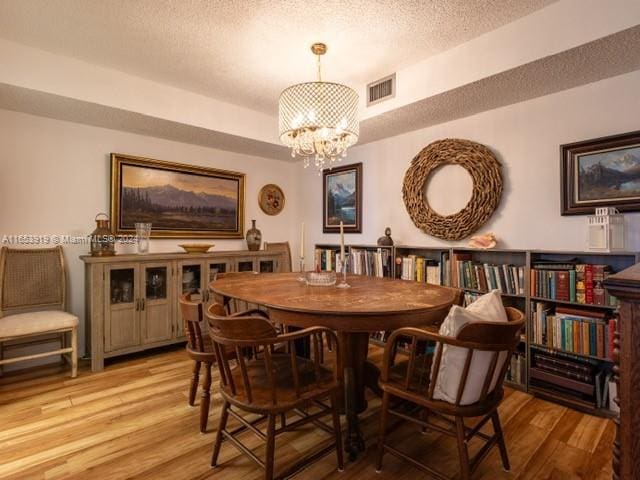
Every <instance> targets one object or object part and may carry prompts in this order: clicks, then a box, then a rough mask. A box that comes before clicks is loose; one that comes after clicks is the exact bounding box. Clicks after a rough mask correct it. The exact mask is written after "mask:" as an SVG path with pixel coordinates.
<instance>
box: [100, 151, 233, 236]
mask: <svg viewBox="0 0 640 480" xmlns="http://www.w3.org/2000/svg"><path fill="white" fill-rule="evenodd" d="M244 181H245V176H244V174H243V173H237V172H229V171H226V170H218V169H215V168H207V167H197V166H193V165H185V164H181V163H171V162H163V161H160V160H152V159H149V158H140V157H132V156H130V155H122V154H118V153H112V154H111V220H112V221H113V230H114V233H115V234H116V235H127V234H134V233H135V224H136V223H137V222H140V223H151V236H152V237H170V238H196V237H206V238H243V237H244V231H243V230H244V229H243V226H244Z"/></svg>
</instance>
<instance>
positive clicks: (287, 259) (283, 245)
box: [264, 242, 291, 272]
mask: <svg viewBox="0 0 640 480" xmlns="http://www.w3.org/2000/svg"><path fill="white" fill-rule="evenodd" d="M264 249H265V250H266V251H268V252H278V253H280V252H282V253H284V255H283V256H282V264H281V265H280V269H279V271H280V272H290V271H291V247H290V246H289V242H264Z"/></svg>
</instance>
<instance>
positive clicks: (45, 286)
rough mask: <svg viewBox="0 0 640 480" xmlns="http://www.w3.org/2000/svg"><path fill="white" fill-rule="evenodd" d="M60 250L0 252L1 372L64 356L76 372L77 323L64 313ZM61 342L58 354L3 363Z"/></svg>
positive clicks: (58, 248) (57, 248) (31, 354)
mask: <svg viewBox="0 0 640 480" xmlns="http://www.w3.org/2000/svg"><path fill="white" fill-rule="evenodd" d="M65 309H66V278H65V270H64V257H63V255H62V247H60V246H57V247H54V248H38V249H21V248H20V249H17V248H8V247H2V249H1V250H0V372H1V371H2V370H1V369H2V368H3V366H4V365H8V364H11V363H16V362H21V361H26V360H33V359H37V358H43V357H48V356H52V355H62V357H63V358H64V359H65V360H67V361H68V362H69V364H70V365H71V377H75V376H76V375H77V372H78V317H76V316H74V315H72V314H70V313H67V312H66V311H65ZM58 339H59V341H60V348H59V349H55V350H49V351H45V352H40V353H27V354H26V355H22V356H15V357H13V356H12V357H10V358H5V355H4V352H5V351H7V350H9V349H12V348H15V347H17V346H19V347H21V348H24V347H25V346H27V347H28V346H32V347H33V348H28V350H31V351H33V349H34V348H35V346H36V345H38V344H46V343H50V342H51V341H53V340H58Z"/></svg>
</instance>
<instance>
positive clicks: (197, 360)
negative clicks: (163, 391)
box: [180, 293, 268, 433]
mask: <svg viewBox="0 0 640 480" xmlns="http://www.w3.org/2000/svg"><path fill="white" fill-rule="evenodd" d="M209 310H210V311H211V312H213V313H215V314H216V315H220V316H226V315H227V312H226V310H225V308H224V307H223V306H222V305H221V304H219V303H212V304H211V305H210V306H209ZM180 312H181V314H182V322H183V325H184V331H185V334H186V336H187V347H186V348H187V354H188V355H189V358H191V359H192V360H193V371H192V375H191V384H190V386H189V405H191V406H193V405H195V400H196V394H197V393H198V384H199V382H200V370H201V368H202V366H203V365H204V381H203V383H202V397H201V399H200V431H201V432H202V433H205V432H206V431H207V424H208V419H209V407H210V403H211V366H212V365H213V364H214V363H215V361H216V356H215V353H214V350H213V344H212V342H211V337H210V335H209V333H208V330H209V329H208V328H207V325H206V323H205V321H204V316H203V304H202V302H199V301H195V300H193V299H192V294H191V293H185V294H184V295H182V296H181V297H180ZM245 314H254V315H261V316H263V317H265V318H268V317H267V314H266V313H265V312H263V311H254V310H252V311H249V312H239V313H236V314H231V315H230V317H233V316H234V315H245ZM245 353H247V355H249V356H251V354H252V352H245ZM228 355H229V358H235V352H229V354H228Z"/></svg>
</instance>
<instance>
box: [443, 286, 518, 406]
mask: <svg viewBox="0 0 640 480" xmlns="http://www.w3.org/2000/svg"><path fill="white" fill-rule="evenodd" d="M508 321H509V320H508V318H507V312H506V311H505V309H504V306H503V305H502V296H501V294H500V291H499V290H493V291H491V292H489V293H487V294H485V295H482V296H481V297H479V298H478V299H477V300H476V301H475V302H473V303H472V304H471V305H469V306H468V307H467V308H462V307H459V306H457V305H454V306H452V307H451V310H449V314H448V315H447V317H446V318H445V319H444V322H443V323H442V325H441V326H440V332H439V333H440V335H443V336H447V337H453V338H455V337H457V336H458V332H460V330H461V329H462V327H464V326H465V325H466V324H467V323H469V322H508ZM468 351H469V350H468V349H466V348H462V347H453V346H451V345H445V346H444V349H443V352H442V358H441V360H440V370H439V372H438V377H437V379H436V385H435V388H434V391H433V398H435V399H437V400H444V401H446V402H450V403H455V401H456V397H457V395H458V387H459V386H460V380H461V378H462V371H463V370H464V364H465V362H466V359H467V353H468ZM436 354H437V352H436ZM492 356H493V352H478V351H475V352H474V353H473V357H472V358H471V366H470V368H469V375H468V376H467V383H466V386H465V389H464V392H463V394H462V399H461V400H460V405H470V404H472V403H475V402H477V401H478V400H480V394H481V392H482V386H483V385H484V380H485V378H486V376H487V375H488V372H489V367H490V366H491V358H492ZM506 357H507V352H500V354H499V356H498V362H497V365H496V371H495V374H494V376H493V378H492V380H491V385H490V387H489V391H490V392H491V391H493V389H494V388H495V385H496V383H497V382H498V376H499V373H500V370H501V369H502V366H503V365H504V362H505V361H506ZM433 367H435V365H433V366H432V368H433Z"/></svg>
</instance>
